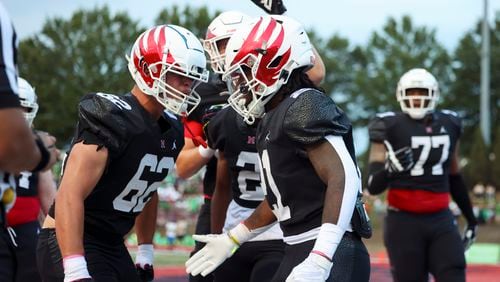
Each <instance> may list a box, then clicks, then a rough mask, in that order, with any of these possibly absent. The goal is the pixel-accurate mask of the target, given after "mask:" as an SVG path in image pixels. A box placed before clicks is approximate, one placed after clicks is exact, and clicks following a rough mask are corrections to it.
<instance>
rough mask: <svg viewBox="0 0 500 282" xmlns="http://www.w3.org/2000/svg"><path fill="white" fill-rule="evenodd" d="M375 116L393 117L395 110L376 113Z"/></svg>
mask: <svg viewBox="0 0 500 282" xmlns="http://www.w3.org/2000/svg"><path fill="white" fill-rule="evenodd" d="M375 116H376V117H379V118H385V117H393V116H396V113H395V112H383V113H378V114H376V115H375Z"/></svg>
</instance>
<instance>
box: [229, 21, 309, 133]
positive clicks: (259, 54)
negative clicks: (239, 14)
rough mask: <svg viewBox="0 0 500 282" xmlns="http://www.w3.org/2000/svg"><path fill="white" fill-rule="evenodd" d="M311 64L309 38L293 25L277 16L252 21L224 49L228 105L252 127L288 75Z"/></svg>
mask: <svg viewBox="0 0 500 282" xmlns="http://www.w3.org/2000/svg"><path fill="white" fill-rule="evenodd" d="M314 60H315V56H314V53H313V49H312V45H311V43H310V41H309V37H308V36H307V34H306V32H305V30H304V28H303V27H302V25H301V24H300V23H298V22H297V21H295V20H293V19H291V18H288V17H285V16H277V15H273V16H264V17H260V18H257V19H255V20H252V21H251V22H250V23H249V24H248V25H247V26H245V27H243V28H241V29H239V30H238V31H237V32H236V33H235V34H233V36H232V37H231V39H230V40H229V42H228V44H227V47H226V66H227V70H226V72H225V73H224V75H223V77H222V79H223V80H225V81H226V82H227V84H228V87H229V91H230V92H231V96H230V97H229V98H228V102H229V104H230V105H231V106H232V107H233V108H234V109H235V110H236V112H238V113H239V114H240V115H241V116H243V117H244V119H245V121H246V122H247V123H248V124H252V123H253V122H255V119H256V118H260V117H262V116H263V115H264V105H265V104H266V103H267V102H269V100H270V99H271V98H272V97H273V96H274V94H276V92H277V91H278V90H279V89H280V88H281V86H282V85H283V84H285V83H287V81H288V78H289V77H290V74H291V73H292V71H293V70H294V69H297V68H301V67H305V68H308V67H311V66H313V65H314ZM245 70H246V71H245ZM249 70H251V73H250V71H249ZM242 81H243V82H242ZM249 94H251V100H250V101H247V99H248V98H249V97H248V95H249Z"/></svg>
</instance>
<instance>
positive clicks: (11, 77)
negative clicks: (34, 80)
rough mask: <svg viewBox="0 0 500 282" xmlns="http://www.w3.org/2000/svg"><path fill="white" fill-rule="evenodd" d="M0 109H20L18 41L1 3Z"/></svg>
mask: <svg viewBox="0 0 500 282" xmlns="http://www.w3.org/2000/svg"><path fill="white" fill-rule="evenodd" d="M0 34H1V38H2V42H1V44H0V54H3V55H2V56H0V109H2V108H12V107H19V106H20V104H19V97H18V96H17V94H18V88H17V58H16V54H17V50H16V49H17V39H16V32H15V30H14V26H13V25H12V22H11V21H10V17H9V15H8V14H7V11H6V10H5V9H4V7H3V5H2V3H0Z"/></svg>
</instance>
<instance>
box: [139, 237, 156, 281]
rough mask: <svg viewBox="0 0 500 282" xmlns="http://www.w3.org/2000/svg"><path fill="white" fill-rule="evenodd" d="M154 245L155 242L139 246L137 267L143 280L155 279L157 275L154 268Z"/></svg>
mask: <svg viewBox="0 0 500 282" xmlns="http://www.w3.org/2000/svg"><path fill="white" fill-rule="evenodd" d="M153 260H154V246H153V244H140V245H139V246H138V247H137V256H136V257H135V269H136V270H137V275H138V276H139V278H140V280H141V281H143V282H149V281H153V278H154V277H155V274H154V269H153Z"/></svg>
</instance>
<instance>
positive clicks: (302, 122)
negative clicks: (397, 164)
mask: <svg viewBox="0 0 500 282" xmlns="http://www.w3.org/2000/svg"><path fill="white" fill-rule="evenodd" d="M329 135H335V136H342V138H343V139H344V142H345V144H346V147H347V149H348V151H349V154H350V156H351V157H352V159H353V161H354V163H356V161H355V153H354V143H353V140H352V126H351V123H350V121H349V120H348V118H347V117H346V115H345V114H344V112H343V111H342V110H341V109H340V108H338V107H337V105H336V104H335V103H334V102H333V101H332V99H330V98H329V97H328V96H327V95H325V94H324V93H322V92H320V91H318V90H315V89H309V88H308V89H301V90H298V91H296V92H295V93H293V94H291V95H290V96H289V97H287V98H285V99H284V100H283V101H282V102H281V103H280V104H279V105H278V106H277V107H276V108H274V109H273V110H271V111H269V112H267V113H266V115H265V116H264V118H263V119H262V121H261V122H260V124H259V127H258V130H257V149H258V152H259V156H260V160H261V162H262V176H261V177H262V178H263V179H264V184H265V189H266V198H267V200H268V202H269V204H270V205H271V208H272V209H273V212H274V214H275V215H276V217H277V218H278V220H279V221H280V226H281V229H282V230H283V235H284V236H285V237H290V236H296V237H298V236H300V234H302V233H306V232H308V231H311V230H313V229H315V228H318V227H319V226H321V218H322V213H323V205H324V201H325V191H326V184H325V183H323V181H322V180H321V179H320V178H319V176H318V175H317V174H316V171H315V169H314V167H313V166H312V164H311V162H310V161H309V158H308V157H307V153H306V151H305V148H306V146H308V145H312V144H315V143H318V142H321V141H323V140H325V137H326V136H329Z"/></svg>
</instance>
